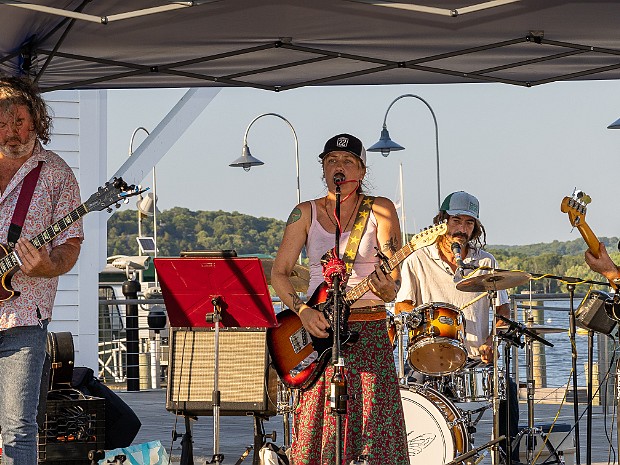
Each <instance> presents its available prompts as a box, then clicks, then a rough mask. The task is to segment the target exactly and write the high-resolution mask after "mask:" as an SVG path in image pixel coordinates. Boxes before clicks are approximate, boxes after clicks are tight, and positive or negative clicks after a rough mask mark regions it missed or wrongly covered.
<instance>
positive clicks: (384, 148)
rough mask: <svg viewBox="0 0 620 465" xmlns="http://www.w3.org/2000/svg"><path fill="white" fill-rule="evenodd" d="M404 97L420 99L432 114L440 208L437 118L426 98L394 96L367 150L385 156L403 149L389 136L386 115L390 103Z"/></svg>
mask: <svg viewBox="0 0 620 465" xmlns="http://www.w3.org/2000/svg"><path fill="white" fill-rule="evenodd" d="M404 97H413V98H416V99H418V100H420V101H421V102H422V103H424V105H426V106H427V108H428V109H429V110H430V112H431V115H433V122H434V123H435V151H436V158H437V208H438V209H439V208H441V187H440V183H439V130H438V128H437V118H436V117H435V112H434V111H433V109H432V108H431V106H430V105H429V104H428V102H427V101H426V100H424V99H423V98H422V97H420V96H419V95H414V94H404V95H401V96H400V97H396V98H395V99H394V100H393V101H392V103H390V105H389V106H388V109H387V111H386V112H385V117H384V118H383V129H382V130H381V136H380V138H379V141H378V142H377V143H376V144H374V145H372V146H371V147H369V148H368V151H369V152H381V155H383V156H384V157H387V156H388V155H389V154H390V152H391V151H392V150H404V149H405V147H403V146H402V145H399V144H397V143H396V142H394V141H393V140H392V139H391V138H390V133H389V131H388V128H387V116H388V113H389V112H390V108H392V105H394V104H395V103H396V102H397V101H398V100H400V99H401V98H404Z"/></svg>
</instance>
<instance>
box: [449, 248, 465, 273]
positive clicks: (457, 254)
mask: <svg viewBox="0 0 620 465" xmlns="http://www.w3.org/2000/svg"><path fill="white" fill-rule="evenodd" d="M450 248H451V249H452V253H453V254H454V258H455V259H456V266H458V267H459V268H461V269H463V268H465V263H463V259H462V258H461V244H459V243H458V242H453V243H452V245H451V246H450Z"/></svg>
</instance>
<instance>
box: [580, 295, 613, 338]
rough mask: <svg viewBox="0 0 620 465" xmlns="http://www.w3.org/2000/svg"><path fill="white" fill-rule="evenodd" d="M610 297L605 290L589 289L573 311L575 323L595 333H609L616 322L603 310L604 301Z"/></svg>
mask: <svg viewBox="0 0 620 465" xmlns="http://www.w3.org/2000/svg"><path fill="white" fill-rule="evenodd" d="M610 299H611V296H610V295H609V294H608V293H606V292H603V291H598V290H592V291H590V292H589V293H588V294H587V295H586V296H585V297H584V298H583V301H582V302H581V304H580V305H579V307H578V308H577V310H576V311H575V319H576V323H577V325H578V326H580V327H581V328H585V329H589V330H592V331H594V332H596V333H602V334H608V335H609V334H611V332H612V331H613V329H614V327H615V326H616V322H615V321H614V320H612V319H611V318H609V316H608V315H607V311H606V310H605V301H607V300H610Z"/></svg>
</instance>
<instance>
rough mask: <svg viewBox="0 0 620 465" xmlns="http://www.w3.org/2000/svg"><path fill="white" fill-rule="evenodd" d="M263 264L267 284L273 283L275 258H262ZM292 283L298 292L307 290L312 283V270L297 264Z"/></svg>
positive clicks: (292, 275) (292, 274)
mask: <svg viewBox="0 0 620 465" xmlns="http://www.w3.org/2000/svg"><path fill="white" fill-rule="evenodd" d="M260 262H261V264H262V265H263V270H264V271H265V277H266V278H267V284H271V269H272V268H273V258H261V259H260ZM291 283H292V284H293V289H295V291H296V292H307V291H308V285H309V284H310V271H309V270H308V268H306V267H305V266H302V265H299V264H297V263H296V264H295V266H294V267H293V270H292V271H291Z"/></svg>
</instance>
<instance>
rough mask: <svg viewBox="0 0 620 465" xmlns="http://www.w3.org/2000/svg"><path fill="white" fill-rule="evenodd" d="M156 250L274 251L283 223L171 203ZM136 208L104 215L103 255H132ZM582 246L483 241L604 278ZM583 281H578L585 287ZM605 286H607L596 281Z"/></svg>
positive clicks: (511, 265) (553, 282) (503, 256)
mask: <svg viewBox="0 0 620 465" xmlns="http://www.w3.org/2000/svg"><path fill="white" fill-rule="evenodd" d="M157 223H158V227H157V248H158V251H159V252H158V255H160V256H168V257H175V256H177V257H178V256H179V255H180V253H181V252H182V251H196V250H225V249H233V250H236V251H237V253H238V254H240V255H242V254H256V255H259V254H260V255H271V256H275V254H276V252H277V251H278V246H279V245H280V240H281V239H282V234H283V233H284V227H285V225H286V223H285V222H284V221H281V220H277V219H274V218H265V217H260V218H257V217H254V216H251V215H245V214H242V213H239V212H225V211H222V210H218V211H191V210H189V209H187V208H181V207H175V208H172V209H170V210H165V211H163V212H161V213H159V214H158V215H157ZM141 225H142V226H141V228H142V235H143V236H152V235H153V219H152V218H148V217H143V218H142V221H141ZM137 235H138V211H137V210H121V211H117V212H116V213H115V214H114V215H112V216H111V217H110V219H109V220H108V247H107V250H108V256H112V255H137V254H138V243H137V241H136V237H137ZM600 240H601V242H603V243H604V244H605V246H606V247H607V250H608V251H609V252H610V254H611V256H612V258H614V260H615V261H616V263H620V253H619V252H618V248H617V245H618V238H617V237H611V238H606V237H603V238H600ZM586 249H587V246H586V244H585V242H584V241H583V240H582V239H581V238H580V237H579V238H578V239H575V240H572V241H566V242H560V241H553V242H550V243H538V244H529V245H488V246H487V247H486V250H488V251H489V252H491V253H492V254H493V255H495V257H496V258H497V260H498V263H499V266H500V268H502V269H506V270H522V271H527V272H530V273H534V274H536V275H552V276H557V277H574V278H581V279H585V280H593V281H604V278H602V277H601V276H600V275H597V274H596V273H593V272H592V271H590V269H589V268H588V267H587V265H586V264H585V262H584V260H583V254H584V252H585V251H586ZM530 288H531V290H532V291H536V292H546V293H556V292H566V284H565V283H563V282H562V281H561V280H558V279H555V278H553V279H551V278H542V279H537V280H533V281H530V282H529V283H528V284H527V285H524V286H521V287H520V288H518V289H517V290H518V291H528V290H530ZM587 288H588V285H583V284H582V285H578V286H577V292H585V291H586V290H587ZM601 289H603V290H605V289H606V288H604V287H601Z"/></svg>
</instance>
